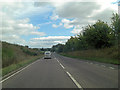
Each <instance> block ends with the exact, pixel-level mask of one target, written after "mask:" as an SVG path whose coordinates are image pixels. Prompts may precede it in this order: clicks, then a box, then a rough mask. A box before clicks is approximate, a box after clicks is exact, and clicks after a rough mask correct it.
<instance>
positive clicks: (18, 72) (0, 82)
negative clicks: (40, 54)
mask: <svg viewBox="0 0 120 90" xmlns="http://www.w3.org/2000/svg"><path fill="white" fill-rule="evenodd" d="M38 61H39V60H37V61H35V62H33V63H31V64H29V65H27V66H26V67H24V68H22V69H21V70H19V71H17V72H15V73H13V74H12V75H10V76H8V77H7V78H5V79H3V80H2V81H0V83H3V82H4V81H6V80H8V79H9V78H11V77H13V76H14V75H16V74H18V73H20V72H21V71H23V70H25V69H26V68H28V67H29V66H31V65H32V64H34V63H36V62H38Z"/></svg>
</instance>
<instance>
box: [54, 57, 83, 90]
mask: <svg viewBox="0 0 120 90" xmlns="http://www.w3.org/2000/svg"><path fill="white" fill-rule="evenodd" d="M56 60H57V59H56ZM57 62H58V63H59V64H60V66H61V67H62V68H63V69H65V67H64V66H63V65H62V64H61V63H60V62H59V60H57ZM64 71H65V72H66V73H67V75H68V76H69V77H70V79H71V80H72V81H73V83H74V84H75V85H76V86H77V87H78V88H81V90H83V88H82V87H81V85H80V84H79V83H78V82H77V81H76V80H75V79H74V78H73V76H72V75H71V74H70V73H69V72H68V71H66V70H64Z"/></svg>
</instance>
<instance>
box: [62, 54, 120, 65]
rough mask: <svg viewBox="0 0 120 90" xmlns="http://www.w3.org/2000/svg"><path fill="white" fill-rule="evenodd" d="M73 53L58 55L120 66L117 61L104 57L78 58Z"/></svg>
mask: <svg viewBox="0 0 120 90" xmlns="http://www.w3.org/2000/svg"><path fill="white" fill-rule="evenodd" d="M73 53H74V52H71V53H60V55H63V56H67V57H71V58H76V59H82V60H91V61H97V62H102V63H109V64H115V65H120V61H119V60H117V59H111V58H105V57H93V56H80V55H75V54H73Z"/></svg>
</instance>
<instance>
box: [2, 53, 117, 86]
mask: <svg viewBox="0 0 120 90" xmlns="http://www.w3.org/2000/svg"><path fill="white" fill-rule="evenodd" d="M113 67H114V69H113V68H109V67H108V66H107V65H103V66H102V65H100V64H99V63H97V64H94V63H92V62H90V63H88V62H85V61H83V60H77V59H72V58H68V57H64V56H60V55H58V54H53V55H52V59H43V58H42V59H39V60H37V61H36V62H35V63H33V64H31V65H30V66H29V67H27V68H25V69H23V70H22V71H21V72H19V73H17V74H15V75H14V76H12V77H10V78H9V79H7V80H5V81H4V82H2V86H3V88H117V87H118V70H117V67H116V66H113Z"/></svg>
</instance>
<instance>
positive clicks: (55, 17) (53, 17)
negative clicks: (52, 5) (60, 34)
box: [50, 15, 59, 20]
mask: <svg viewBox="0 0 120 90" xmlns="http://www.w3.org/2000/svg"><path fill="white" fill-rule="evenodd" d="M50 18H51V20H57V19H58V18H59V16H58V15H52V16H50Z"/></svg>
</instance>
